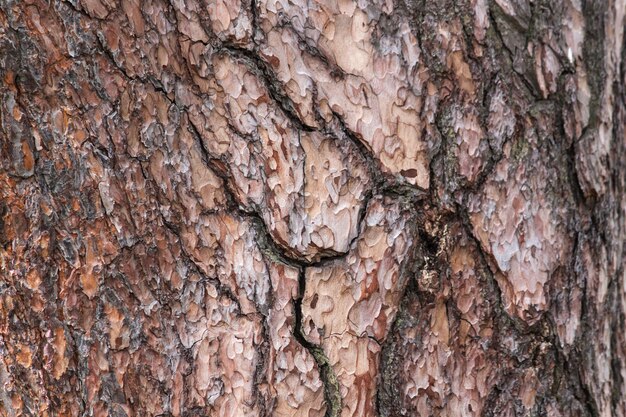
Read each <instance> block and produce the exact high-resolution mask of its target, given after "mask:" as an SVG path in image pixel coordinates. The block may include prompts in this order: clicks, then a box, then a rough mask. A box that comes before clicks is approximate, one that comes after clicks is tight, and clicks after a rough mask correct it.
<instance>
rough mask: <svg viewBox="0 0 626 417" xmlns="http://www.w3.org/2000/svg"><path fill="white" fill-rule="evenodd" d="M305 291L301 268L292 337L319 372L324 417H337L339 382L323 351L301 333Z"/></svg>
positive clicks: (304, 270) (339, 398)
mask: <svg viewBox="0 0 626 417" xmlns="http://www.w3.org/2000/svg"><path fill="white" fill-rule="evenodd" d="M305 290H306V269H305V268H301V269H300V272H299V274H298V297H297V298H296V299H295V300H293V307H294V311H295V323H294V328H293V335H294V337H295V338H296V340H297V341H298V343H300V344H301V345H302V346H303V347H304V348H305V349H306V350H308V351H309V353H310V354H311V355H312V356H313V358H314V359H315V362H316V363H317V368H318V369H319V372H320V379H321V380H322V382H323V384H324V400H325V402H326V414H325V417H337V416H339V414H340V413H341V408H342V398H341V392H340V391H339V381H338V380H337V375H336V374H335V371H334V370H333V368H332V365H331V363H330V361H329V360H328V357H327V356H326V354H325V353H324V350H323V349H322V348H321V347H320V346H317V345H315V344H313V343H311V342H309V341H308V340H307V339H306V337H305V336H304V333H303V331H302V299H303V297H304V293H305Z"/></svg>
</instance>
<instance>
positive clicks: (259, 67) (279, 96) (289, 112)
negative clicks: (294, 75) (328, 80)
mask: <svg viewBox="0 0 626 417" xmlns="http://www.w3.org/2000/svg"><path fill="white" fill-rule="evenodd" d="M217 49H218V51H219V50H221V51H223V52H225V53H227V54H228V55H230V56H231V57H233V58H235V59H240V60H242V61H243V62H244V63H245V64H246V66H247V67H248V69H250V70H251V71H252V72H254V74H256V75H257V76H258V77H259V79H261V80H262V81H263V85H264V86H265V88H266V89H267V91H268V92H269V94H270V97H271V98H272V100H273V101H274V102H275V103H276V104H277V105H278V107H279V108H280V109H281V110H282V112H283V113H284V114H285V116H287V118H288V119H289V120H290V121H291V123H293V125H294V126H295V127H296V128H297V129H299V130H303V131H307V132H312V131H314V130H315V128H314V127H313V126H309V125H307V124H306V123H304V121H302V119H300V116H299V115H298V112H297V110H296V106H295V104H294V103H293V101H292V100H291V98H289V96H288V95H287V93H285V92H284V91H283V90H282V89H281V88H279V87H278V86H279V85H281V84H282V83H281V82H280V81H279V80H278V78H277V77H276V74H274V71H272V69H271V68H270V67H269V64H267V63H266V62H265V61H264V60H263V59H262V58H260V57H259V56H258V55H257V53H256V52H255V51H251V50H249V49H246V48H242V47H240V46H237V45H233V44H230V43H226V42H223V43H221V44H220V45H219V47H218V48H217Z"/></svg>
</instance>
